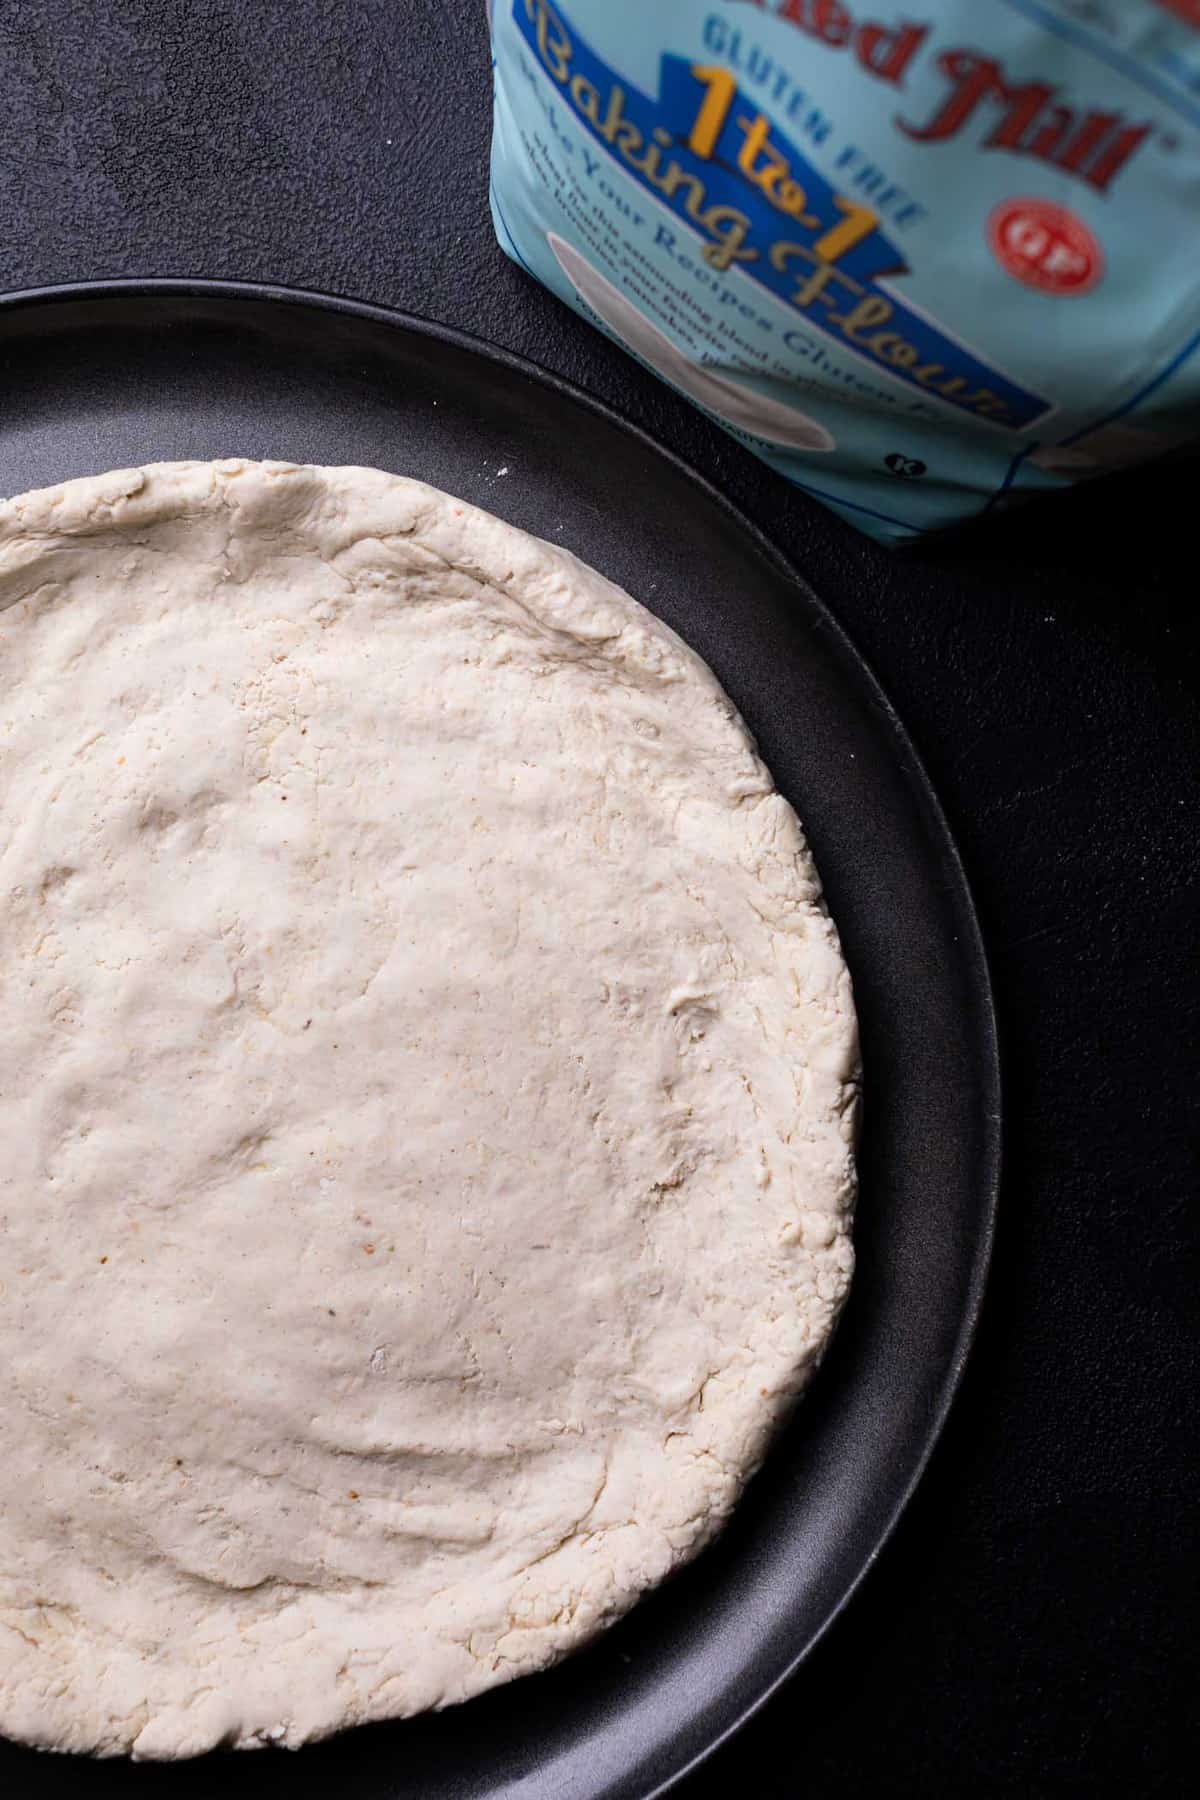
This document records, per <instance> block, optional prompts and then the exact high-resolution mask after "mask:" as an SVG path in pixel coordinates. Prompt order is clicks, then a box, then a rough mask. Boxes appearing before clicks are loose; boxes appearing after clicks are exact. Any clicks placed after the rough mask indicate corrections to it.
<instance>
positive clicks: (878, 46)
mask: <svg viewBox="0 0 1200 1800" xmlns="http://www.w3.org/2000/svg"><path fill="white" fill-rule="evenodd" d="M734 3H735V4H742V5H750V6H754V7H755V8H756V9H757V10H758V11H759V12H763V13H772V14H774V16H775V17H776V18H779V19H784V20H786V21H787V23H788V24H789V25H794V26H795V27H796V29H797V30H798V31H803V32H804V33H805V34H806V36H808V37H811V38H816V39H817V40H818V41H819V42H820V43H823V44H828V45H829V46H830V47H831V48H832V49H836V50H844V51H846V52H847V53H848V54H849V55H851V56H853V57H854V58H855V60H856V61H857V62H858V63H860V64H861V66H862V67H863V68H864V69H865V70H866V71H867V73H868V74H869V75H873V76H874V77H875V78H876V80H878V81H885V82H889V83H890V84H891V85H892V86H893V87H897V88H902V87H903V86H904V82H905V78H906V76H907V75H908V73H909V70H910V69H911V68H912V67H913V65H914V63H915V62H916V59H917V58H918V57H921V58H922V60H923V61H924V62H925V63H926V64H927V63H928V61H929V60H930V58H931V57H932V62H933V66H934V68H935V69H936V70H937V72H938V74H939V75H940V76H941V77H942V78H943V86H942V89H941V92H940V93H939V94H937V95H936V96H935V99H934V102H933V105H932V107H931V109H930V110H929V111H928V112H927V113H926V115H925V116H924V117H918V118H911V117H903V116H901V115H899V114H898V115H897V117H896V124H897V125H898V127H899V128H900V130H901V131H903V132H905V133H906V134H907V135H908V136H909V137H910V138H915V139H916V140H917V141H918V143H923V144H934V143H940V142H942V141H944V140H946V139H949V138H954V137H957V136H958V133H959V132H960V131H964V130H966V129H968V128H972V129H973V130H974V131H975V132H982V134H983V135H982V140H981V147H982V148H983V149H985V150H1010V151H1014V152H1016V153H1017V154H1020V155H1025V156H1033V157H1037V158H1038V159H1039V160H1040V161H1041V162H1045V163H1051V164H1052V165H1053V166H1054V168H1056V169H1061V170H1063V172H1064V173H1065V174H1068V175H1075V176H1078V178H1079V180H1080V181H1085V182H1086V183H1087V184H1088V186H1089V187H1093V188H1096V189H1098V190H1099V192H1101V193H1103V192H1104V191H1105V190H1106V189H1107V188H1109V187H1111V186H1112V183H1113V181H1114V180H1115V179H1116V177H1117V176H1118V175H1119V174H1120V172H1121V170H1122V169H1123V168H1124V167H1125V165H1126V163H1127V162H1128V161H1129V159H1130V157H1131V156H1133V154H1134V152H1135V151H1136V150H1137V149H1138V147H1139V146H1140V145H1141V144H1142V143H1144V141H1145V139H1146V138H1147V137H1148V136H1149V135H1150V131H1151V129H1152V127H1151V125H1150V124H1148V123H1146V124H1139V123H1136V122H1131V121H1130V120H1128V119H1126V118H1125V117H1124V115H1123V114H1121V113H1117V112H1107V111H1099V110H1096V109H1092V110H1087V109H1085V108H1083V107H1080V106H1079V105H1077V104H1075V103H1074V102H1072V103H1068V102H1067V101H1065V100H1064V98H1063V91H1062V89H1061V87H1059V86H1058V85H1057V84H1056V83H1054V82H1052V81H1023V80H1019V79H1017V78H1016V77H1015V76H1013V75H1012V74H1011V73H1010V71H1009V70H1007V69H1006V68H1005V67H1004V65H1003V63H1001V62H998V61H997V59H996V58H995V57H994V56H985V55H984V54H983V53H982V51H979V50H974V49H972V48H971V47H970V46H955V47H953V48H950V49H945V50H938V49H937V48H936V47H935V46H932V45H930V44H929V41H928V40H929V37H930V34H931V32H932V29H933V28H932V26H930V25H927V24H921V23H920V22H919V21H916V20H909V19H900V20H899V21H897V22H895V23H887V24H883V23H880V22H879V21H877V20H872V19H856V18H855V16H854V14H853V13H852V11H851V9H850V7H849V6H847V5H845V4H843V0H734Z"/></svg>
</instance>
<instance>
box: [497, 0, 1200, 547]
mask: <svg viewBox="0 0 1200 1800" xmlns="http://www.w3.org/2000/svg"><path fill="white" fill-rule="evenodd" d="M492 41H493V50H494V60H495V129H494V137H493V146H492V209H493V216H494V218H495V224H496V231H497V233H498V235H499V239H500V242H501V244H502V245H503V246H504V248H505V249H506V250H507V251H508V253H509V254H510V255H511V256H513V257H515V258H516V259H517V260H518V261H519V262H520V263H522V264H523V265H524V267H525V268H526V269H528V270H529V272H530V273H531V274H533V275H534V276H536V278H537V279H538V280H539V281H542V282H544V283H545V284H546V285H547V286H548V287H550V288H552V289H553V290H554V291H555V292H556V293H557V294H559V295H561V296H562V298H563V299H565V300H566V301H568V302H569V303H570V304H571V305H572V306H574V307H575V309H576V310H577V311H578V312H580V313H582V314H583V316H584V317H585V318H587V319H589V320H590V321H591V322H592V323H593V324H595V325H598V326H599V327H600V328H601V329H602V330H604V331H607V332H608V333H609V335H610V336H611V337H613V338H615V339H616V340H617V342H618V343H620V344H622V345H623V346H624V347H625V348H626V349H627V350H629V351H630V352H632V354H634V355H635V356H637V357H639V358H640V359H641V361H642V362H644V363H645V364H647V366H648V367H650V368H651V369H653V370H654V371H655V372H656V373H657V374H659V375H661V376H663V377H664V378H665V379H666V380H667V381H670V382H672V383H673V384H674V386H676V387H677V388H679V389H681V390H682V392H683V393H685V394H687V395H688V396H689V397H690V398H691V399H692V400H694V401H695V402H696V404H697V405H699V406H701V407H703V408H704V409H705V411H707V412H708V413H710V414H711V415H712V416H713V417H714V418H716V419H717V420H719V422H720V423H721V424H722V425H724V426H725V428H726V430H728V431H730V432H732V433H733V435H734V436H735V437H738V438H740V439H741V440H742V441H743V442H744V443H746V444H748V445H749V446H750V448H751V449H752V450H754V451H755V452H756V453H757V454H758V455H759V456H761V457H762V458H763V459H764V460H765V461H766V462H768V463H770V464H771V465H772V466H773V467H775V468H776V469H779V470H781V471H782V472H783V474H785V475H786V476H788V478H789V479H790V480H792V481H794V482H795V483H796V484H797V486H799V487H802V488H804V489H805V490H806V491H807V492H809V493H812V494H816V495H818V496H819V497H820V498H821V499H823V500H826V501H828V502H829V503H830V504H831V505H833V506H834V507H835V508H836V509H837V510H838V511H839V512H841V513H843V514H844V515H845V516H846V517H847V518H849V519H851V520H852V521H853V522H854V523H856V524H858V525H860V526H861V527H862V528H863V529H864V530H866V531H870V532H872V533H873V534H874V535H876V536H879V537H906V536H911V535H912V534H914V533H917V532H921V531H926V530H930V529H932V528H934V527H936V526H940V525H945V524H948V523H950V522H951V521H953V520H955V519H959V518H962V517H965V516H967V515H969V514H971V513H975V512H979V511H981V510H983V509H985V508H987V507H989V506H991V505H993V504H994V503H996V502H997V501H998V500H1001V499H1007V498H1008V497H1010V496H1011V495H1012V494H1013V493H1014V492H1016V491H1018V490H1025V489H1030V488H1052V487H1057V486H1060V485H1062V484H1063V483H1066V482H1070V481H1074V480H1077V479H1079V478H1081V477H1084V476H1088V475H1092V474H1097V473H1100V472H1101V471H1104V470H1107V469H1112V468H1117V467H1120V466H1123V465H1125V464H1129V463H1133V462H1137V461H1141V460H1142V459H1143V458H1145V457H1149V456H1153V455H1155V454H1157V453H1158V452H1160V451H1162V450H1164V449H1166V448H1168V447H1170V446H1171V445H1173V444H1176V443H1179V442H1180V441H1182V440H1184V439H1186V438H1187V437H1189V436H1191V435H1193V434H1195V433H1196V431H1197V423H1198V420H1200V355H1198V354H1197V346H1198V345H1200V0H907V3H906V4H904V5H902V6H897V5H896V4H894V0H554V4H551V0H494V4H493V7H492Z"/></svg>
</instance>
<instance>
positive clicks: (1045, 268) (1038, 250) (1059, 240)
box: [988, 200, 1104, 294]
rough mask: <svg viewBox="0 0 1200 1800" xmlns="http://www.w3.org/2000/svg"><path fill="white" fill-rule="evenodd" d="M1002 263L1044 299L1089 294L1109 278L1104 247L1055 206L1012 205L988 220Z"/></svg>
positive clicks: (992, 242)
mask: <svg viewBox="0 0 1200 1800" xmlns="http://www.w3.org/2000/svg"><path fill="white" fill-rule="evenodd" d="M988 243H989V244H990V245H991V247H992V254H993V255H994V256H995V258H996V260H997V262H999V263H1000V265H1001V266H1002V267H1003V268H1005V269H1007V270H1008V272H1009V274H1010V275H1015V276H1016V278H1017V280H1018V281H1023V282H1024V283H1025V285H1026V287H1033V288H1039V289H1040V290H1041V292H1042V293H1043V294H1086V293H1087V291H1088V289H1089V288H1092V287H1095V285H1096V283H1097V282H1098V281H1099V279H1100V277H1101V275H1103V273H1104V256H1103V253H1102V252H1101V249H1100V245H1099V244H1098V243H1097V241H1096V239H1095V238H1094V237H1093V235H1092V233H1091V232H1090V231H1089V230H1088V228H1087V226H1086V225H1085V224H1084V222H1083V220H1082V219H1080V218H1077V217H1076V216H1075V214H1074V213H1073V212H1068V211H1067V209H1066V207H1065V206H1055V205H1054V204H1053V203H1052V202H1051V201H1049V200H1006V201H1004V203H1003V205H1001V206H998V207H997V208H996V210H995V212H994V213H993V214H992V216H991V218H990V219H989V220H988Z"/></svg>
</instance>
